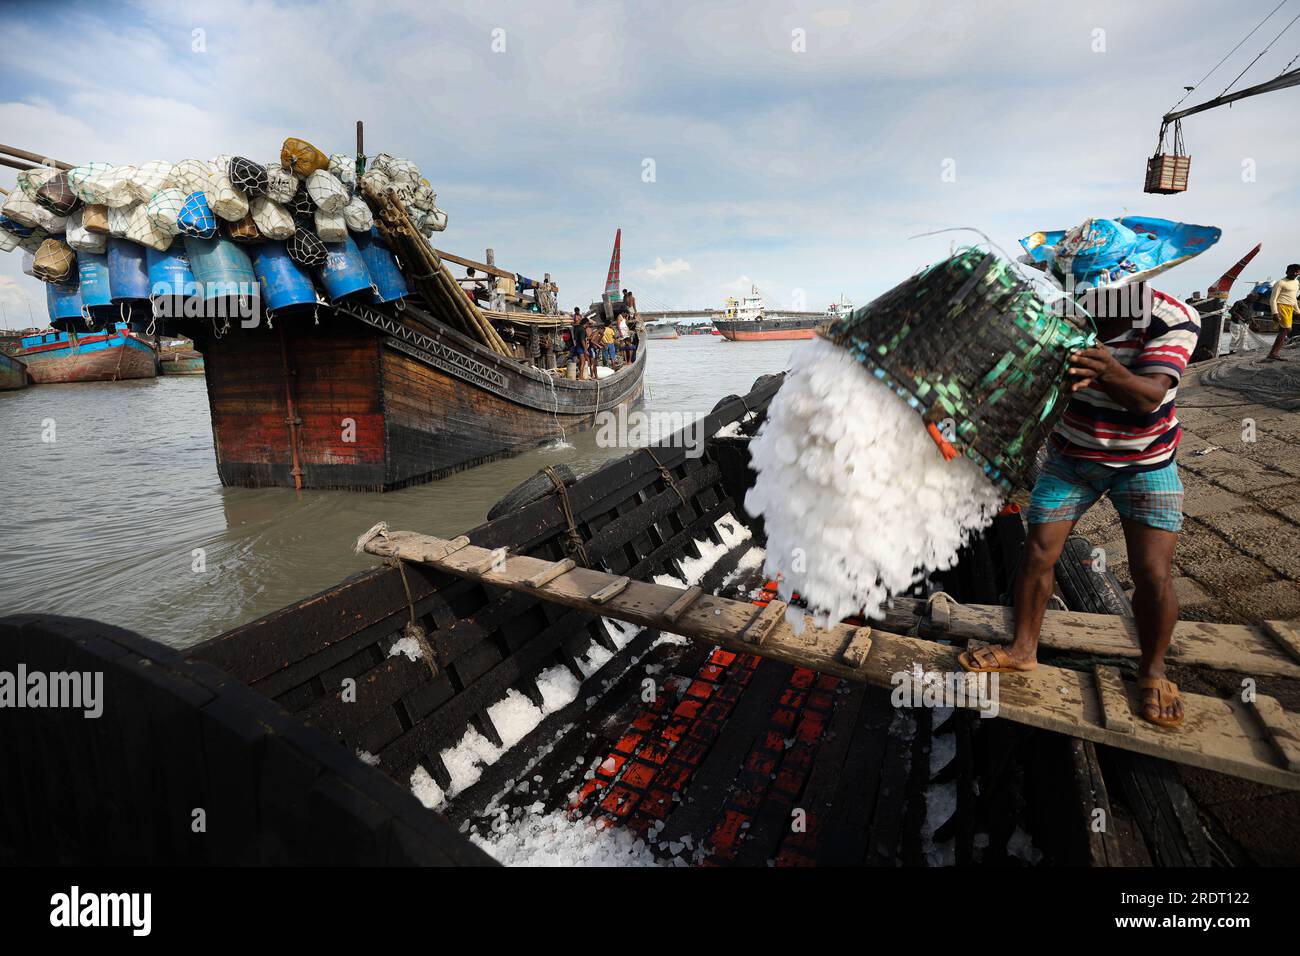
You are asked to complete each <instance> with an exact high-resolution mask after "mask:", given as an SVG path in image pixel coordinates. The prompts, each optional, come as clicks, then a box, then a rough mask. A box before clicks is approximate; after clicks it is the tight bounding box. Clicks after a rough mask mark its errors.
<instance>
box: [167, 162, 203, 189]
mask: <svg viewBox="0 0 1300 956" xmlns="http://www.w3.org/2000/svg"><path fill="white" fill-rule="evenodd" d="M211 177H212V166H211V164H209V163H208V162H206V161H205V160H202V159H182V160H181V161H180V162H179V163H177V164H176V165H175V166H173V167H172V171H171V173H170V174H169V175H168V176H167V179H166V181H165V182H164V183H163V185H164V186H174V187H176V188H177V189H179V190H180V191H181V192H183V193H184V194H185V195H187V196H188V195H189V194H190V193H201V192H206V191H207V189H208V180H209V179H210V178H211Z"/></svg>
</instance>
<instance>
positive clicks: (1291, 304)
mask: <svg viewBox="0 0 1300 956" xmlns="http://www.w3.org/2000/svg"><path fill="white" fill-rule="evenodd" d="M1297 291H1300V263H1294V262H1293V263H1292V264H1291V265H1289V266H1287V267H1286V278H1285V279H1278V280H1277V281H1276V282H1274V283H1273V295H1272V297H1271V298H1270V299H1269V300H1268V309H1269V311H1270V312H1272V313H1273V321H1275V322H1276V323H1277V338H1276V339H1274V340H1273V349H1272V351H1270V352H1269V353H1268V358H1266V359H1265V361H1268V362H1285V361H1286V359H1284V358H1283V357H1282V346H1283V345H1285V344H1286V338H1287V335H1289V334H1290V332H1291V320H1292V319H1293V318H1294V317H1295V311H1296V293H1297Z"/></svg>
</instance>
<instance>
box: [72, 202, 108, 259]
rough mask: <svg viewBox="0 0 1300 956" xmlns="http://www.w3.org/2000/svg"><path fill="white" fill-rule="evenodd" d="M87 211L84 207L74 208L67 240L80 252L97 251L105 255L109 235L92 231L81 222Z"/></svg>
mask: <svg viewBox="0 0 1300 956" xmlns="http://www.w3.org/2000/svg"><path fill="white" fill-rule="evenodd" d="M84 212H85V209H84V207H83V208H82V209H76V210H73V212H72V214H71V215H69V216H68V227H67V228H68V234H67V237H66V241H67V243H68V245H70V246H71V247H72V248H73V249H76V250H77V251H78V252H97V253H99V254H100V255H103V254H104V253H105V252H107V251H108V236H106V235H104V234H103V233H102V232H91V231H90V230H89V229H87V228H86V227H85V226H83V225H82V224H81V217H82V215H83V213H84Z"/></svg>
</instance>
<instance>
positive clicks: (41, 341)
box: [17, 322, 157, 385]
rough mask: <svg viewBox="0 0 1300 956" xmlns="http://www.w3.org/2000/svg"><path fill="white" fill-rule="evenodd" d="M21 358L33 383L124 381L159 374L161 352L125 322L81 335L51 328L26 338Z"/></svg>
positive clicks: (19, 355)
mask: <svg viewBox="0 0 1300 956" xmlns="http://www.w3.org/2000/svg"><path fill="white" fill-rule="evenodd" d="M17 357H18V358H19V359H20V360H21V361H23V362H24V363H26V365H27V371H28V374H30V375H31V379H32V382H34V383H35V384H37V385H57V384H61V383H66V382H121V381H126V380H128V379H137V378H153V377H154V376H155V375H157V367H156V362H157V353H156V352H155V351H154V348H153V346H152V345H150V344H149V343H148V342H147V341H146V340H145V339H144V338H142V337H140V336H138V335H136V334H135V333H133V332H131V331H130V329H129V328H128V327H127V326H126V324H125V323H120V322H119V323H116V324H115V325H114V326H112V327H111V328H105V329H101V330H99V331H93V332H86V333H79V332H74V331H58V330H54V329H49V330H46V331H43V332H37V333H36V334H34V335H25V336H23V339H22V348H20V349H19V351H18V354H17Z"/></svg>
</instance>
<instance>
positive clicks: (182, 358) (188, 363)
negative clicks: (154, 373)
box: [158, 348, 203, 375]
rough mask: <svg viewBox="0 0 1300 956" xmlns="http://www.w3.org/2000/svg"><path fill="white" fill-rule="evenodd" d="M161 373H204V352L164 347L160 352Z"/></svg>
mask: <svg viewBox="0 0 1300 956" xmlns="http://www.w3.org/2000/svg"><path fill="white" fill-rule="evenodd" d="M158 372H159V374H161V375H202V374H203V354H202V353H201V352H197V351H195V350H194V349H185V348H181V349H163V350H162V351H161V352H160V353H159V354H158Z"/></svg>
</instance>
